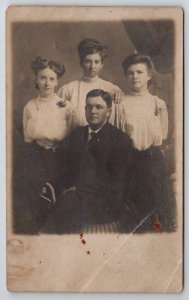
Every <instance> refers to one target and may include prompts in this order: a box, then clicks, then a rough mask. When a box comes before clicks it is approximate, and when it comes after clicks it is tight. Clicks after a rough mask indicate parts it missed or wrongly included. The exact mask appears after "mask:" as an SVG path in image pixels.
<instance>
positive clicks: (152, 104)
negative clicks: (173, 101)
mask: <svg viewBox="0 0 189 300" xmlns="http://www.w3.org/2000/svg"><path fill="white" fill-rule="evenodd" d="M115 125H116V126H117V127H118V128H119V129H121V130H123V131H124V132H126V133H128V134H129V136H130V137H131V139H132V141H133V146H134V147H135V148H136V149H138V150H145V149H147V148H149V147H150V146H152V145H153V146H160V145H161V144H162V141H163V139H165V138H166V136H167V129H168V119H167V107H166V104H165V101H163V100H162V99H160V98H158V97H157V96H154V95H151V94H150V93H149V92H145V93H142V94H135V93H133V94H129V95H126V96H125V97H124V99H123V101H122V102H121V103H120V104H119V105H116V115H115Z"/></svg>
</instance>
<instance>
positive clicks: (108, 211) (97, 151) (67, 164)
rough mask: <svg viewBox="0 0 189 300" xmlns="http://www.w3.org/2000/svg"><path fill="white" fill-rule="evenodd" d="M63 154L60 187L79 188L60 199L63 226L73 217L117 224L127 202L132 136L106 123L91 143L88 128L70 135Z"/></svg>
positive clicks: (58, 206)
mask: <svg viewBox="0 0 189 300" xmlns="http://www.w3.org/2000/svg"><path fill="white" fill-rule="evenodd" d="M63 152H64V155H62V157H63V160H62V162H60V171H62V170H63V172H62V174H61V175H59V183H58V185H59V187H61V189H65V188H70V187H72V186H76V192H75V194H74V195H73V193H70V194H69V193H68V194H67V195H66V196H65V197H62V196H61V197H60V198H59V199H58V201H57V202H58V203H57V209H56V212H57V214H59V216H60V223H62V220H63V219H64V220H66V219H69V220H70V219H71V216H72V218H73V219H74V220H78V216H79V219H80V220H78V222H80V221H81V220H82V221H83V222H84V223H90V224H91V223H93V224H94V223H100V224H101V223H107V222H114V221H117V220H118V219H119V218H120V216H121V214H123V211H124V209H125V203H126V199H125V195H126V194H127V193H125V190H126V188H127V178H128V175H129V168H130V161H131V152H132V142H131V139H130V138H129V136H128V135H127V134H125V133H123V132H122V131H121V130H119V129H117V128H116V127H114V126H112V125H110V124H109V123H107V124H105V125H104V126H103V128H102V129H101V130H99V132H98V133H97V134H96V135H95V137H94V138H93V139H92V140H91V141H89V142H88V126H85V127H80V128H77V129H76V130H74V131H73V132H72V133H71V135H70V137H69V138H68V140H67V142H66V144H65V147H64V150H63ZM61 165H62V166H61ZM59 190H60V188H59ZM124 193H125V195H124ZM69 195H70V196H69ZM123 195H124V197H123ZM74 214H75V216H73V215H74ZM63 215H64V216H63ZM68 215H70V217H69V218H68ZM56 218H58V217H56ZM68 222H70V221H68Z"/></svg>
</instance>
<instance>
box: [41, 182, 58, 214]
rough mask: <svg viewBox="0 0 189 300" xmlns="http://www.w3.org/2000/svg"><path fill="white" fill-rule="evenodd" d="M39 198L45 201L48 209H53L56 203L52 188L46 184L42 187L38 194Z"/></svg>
mask: <svg viewBox="0 0 189 300" xmlns="http://www.w3.org/2000/svg"><path fill="white" fill-rule="evenodd" d="M40 198H42V199H43V200H45V201H47V204H48V206H47V207H48V209H51V208H53V206H54V205H55V203H56V195H55V191H54V188H53V186H52V185H51V184H50V183H49V182H46V183H45V185H44V186H43V187H42V189H41V192H40Z"/></svg>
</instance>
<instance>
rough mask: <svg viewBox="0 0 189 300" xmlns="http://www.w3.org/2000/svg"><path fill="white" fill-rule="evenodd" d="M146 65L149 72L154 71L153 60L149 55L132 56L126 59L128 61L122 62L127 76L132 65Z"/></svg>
mask: <svg viewBox="0 0 189 300" xmlns="http://www.w3.org/2000/svg"><path fill="white" fill-rule="evenodd" d="M141 63H142V64H145V65H146V66H147V68H148V71H151V70H152V69H153V63H152V60H151V58H150V57H149V56H148V55H143V54H131V55H129V56H127V57H126V59H125V60H124V61H123V62H122V67H123V69H124V72H125V74H127V71H128V68H129V67H130V66H131V65H135V64H141Z"/></svg>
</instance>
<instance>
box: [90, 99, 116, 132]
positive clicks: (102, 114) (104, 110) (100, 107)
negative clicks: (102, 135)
mask: <svg viewBox="0 0 189 300" xmlns="http://www.w3.org/2000/svg"><path fill="white" fill-rule="evenodd" d="M85 115H86V119H87V122H88V123H89V125H90V127H91V128H92V129H93V130H97V129H99V128H101V127H102V126H103V125H104V124H105V123H106V122H107V120H108V119H109V117H110V115H111V108H109V107H107V104H106V102H105V101H104V100H103V99H102V97H100V96H97V97H88V98H87V101H86V106H85Z"/></svg>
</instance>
